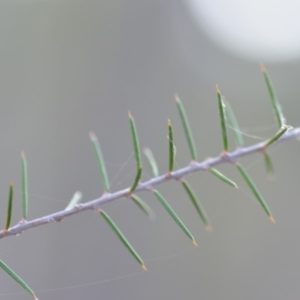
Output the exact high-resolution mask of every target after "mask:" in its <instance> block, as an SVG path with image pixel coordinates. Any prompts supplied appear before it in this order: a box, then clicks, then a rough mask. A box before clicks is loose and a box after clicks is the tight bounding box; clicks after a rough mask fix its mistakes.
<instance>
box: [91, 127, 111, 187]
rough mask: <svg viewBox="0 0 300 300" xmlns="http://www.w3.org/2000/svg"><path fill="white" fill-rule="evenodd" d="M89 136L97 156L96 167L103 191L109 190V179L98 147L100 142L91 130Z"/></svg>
mask: <svg viewBox="0 0 300 300" xmlns="http://www.w3.org/2000/svg"><path fill="white" fill-rule="evenodd" d="M90 138H91V141H92V143H93V146H94V150H95V153H96V156H97V161H98V167H99V171H100V176H101V181H102V185H103V190H104V192H108V191H109V181H108V176H107V171H106V167H105V162H104V159H103V155H102V151H101V147H100V144H99V142H98V139H97V137H96V135H95V134H94V133H93V132H91V133H90Z"/></svg>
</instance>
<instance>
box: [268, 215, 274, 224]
mask: <svg viewBox="0 0 300 300" xmlns="http://www.w3.org/2000/svg"><path fill="white" fill-rule="evenodd" d="M269 219H270V221H271V222H272V223H273V224H275V223H276V222H275V219H274V217H273V216H269Z"/></svg>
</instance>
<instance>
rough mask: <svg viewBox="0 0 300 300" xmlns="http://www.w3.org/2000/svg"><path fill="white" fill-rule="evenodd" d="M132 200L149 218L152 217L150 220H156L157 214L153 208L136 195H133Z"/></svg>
mask: <svg viewBox="0 0 300 300" xmlns="http://www.w3.org/2000/svg"><path fill="white" fill-rule="evenodd" d="M131 199H132V200H133V202H134V203H135V204H136V205H137V206H138V207H139V208H140V209H141V210H142V211H143V212H144V213H145V214H146V215H147V216H148V217H150V219H154V218H155V213H154V212H153V210H152V208H151V207H150V206H149V205H148V204H147V203H146V202H145V201H143V200H142V199H141V198H140V197H138V196H137V195H135V194H131Z"/></svg>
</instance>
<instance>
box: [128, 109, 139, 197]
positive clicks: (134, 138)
mask: <svg viewBox="0 0 300 300" xmlns="http://www.w3.org/2000/svg"><path fill="white" fill-rule="evenodd" d="M128 118H129V122H130V129H131V135H132V142H133V149H134V156H135V161H136V168H137V170H136V176H135V179H134V181H133V184H132V186H131V188H130V193H132V192H134V190H135V189H136V187H137V185H138V183H139V181H140V179H141V177H142V171H143V167H142V162H141V153H140V144H139V140H138V135H137V130H136V126H135V122H134V119H133V117H132V115H131V113H130V111H128Z"/></svg>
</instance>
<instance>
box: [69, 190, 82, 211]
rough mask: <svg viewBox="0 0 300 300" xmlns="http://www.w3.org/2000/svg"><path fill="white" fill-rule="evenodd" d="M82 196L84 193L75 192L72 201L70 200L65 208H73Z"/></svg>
mask: <svg viewBox="0 0 300 300" xmlns="http://www.w3.org/2000/svg"><path fill="white" fill-rule="evenodd" d="M81 198H82V194H81V193H80V192H75V194H74V195H73V197H72V199H71V201H70V202H69V204H68V206H67V207H66V208H65V210H70V209H73V208H74V207H75V205H76V204H78V203H79V202H80V201H81Z"/></svg>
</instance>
